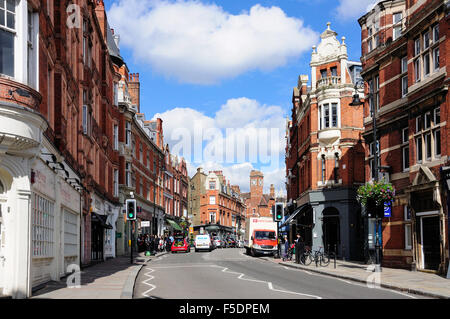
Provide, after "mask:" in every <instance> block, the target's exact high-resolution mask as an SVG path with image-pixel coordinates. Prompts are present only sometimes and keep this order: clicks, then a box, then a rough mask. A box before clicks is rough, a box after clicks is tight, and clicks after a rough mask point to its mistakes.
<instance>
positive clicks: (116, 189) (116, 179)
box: [113, 169, 119, 197]
mask: <svg viewBox="0 0 450 319" xmlns="http://www.w3.org/2000/svg"><path fill="white" fill-rule="evenodd" d="M113 178H114V186H113V187H114V197H119V170H118V169H114V176H113Z"/></svg>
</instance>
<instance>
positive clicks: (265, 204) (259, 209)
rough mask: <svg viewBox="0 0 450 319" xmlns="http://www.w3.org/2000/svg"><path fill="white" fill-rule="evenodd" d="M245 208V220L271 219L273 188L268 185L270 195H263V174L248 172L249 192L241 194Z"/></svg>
mask: <svg viewBox="0 0 450 319" xmlns="http://www.w3.org/2000/svg"><path fill="white" fill-rule="evenodd" d="M242 197H243V198H244V203H245V206H246V214H245V217H246V218H250V217H272V206H273V205H274V204H275V187H274V186H273V185H270V194H264V174H263V173H261V172H260V171H256V170H253V171H251V172H250V192H249V193H243V194H242Z"/></svg>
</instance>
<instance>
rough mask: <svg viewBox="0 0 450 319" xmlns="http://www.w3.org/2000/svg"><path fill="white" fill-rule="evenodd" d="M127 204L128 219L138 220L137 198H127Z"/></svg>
mask: <svg viewBox="0 0 450 319" xmlns="http://www.w3.org/2000/svg"><path fill="white" fill-rule="evenodd" d="M126 205H127V219H128V220H136V200H135V199H127V201H126Z"/></svg>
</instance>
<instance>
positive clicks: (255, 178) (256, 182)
mask: <svg viewBox="0 0 450 319" xmlns="http://www.w3.org/2000/svg"><path fill="white" fill-rule="evenodd" d="M263 188H264V174H263V173H261V172H260V171H251V173H250V194H251V197H252V198H260V197H261V196H262V195H263Z"/></svg>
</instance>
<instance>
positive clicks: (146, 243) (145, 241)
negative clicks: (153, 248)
mask: <svg viewBox="0 0 450 319" xmlns="http://www.w3.org/2000/svg"><path fill="white" fill-rule="evenodd" d="M144 246H145V251H146V252H147V251H148V250H149V248H150V241H149V238H148V234H145V237H144Z"/></svg>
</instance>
